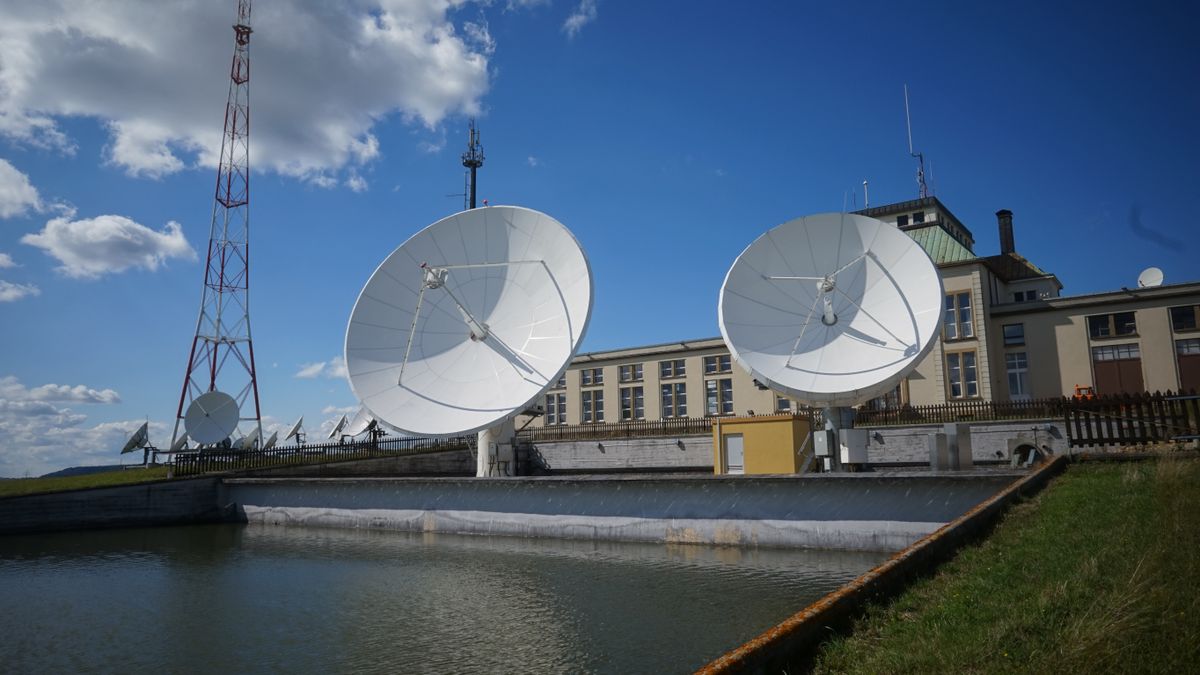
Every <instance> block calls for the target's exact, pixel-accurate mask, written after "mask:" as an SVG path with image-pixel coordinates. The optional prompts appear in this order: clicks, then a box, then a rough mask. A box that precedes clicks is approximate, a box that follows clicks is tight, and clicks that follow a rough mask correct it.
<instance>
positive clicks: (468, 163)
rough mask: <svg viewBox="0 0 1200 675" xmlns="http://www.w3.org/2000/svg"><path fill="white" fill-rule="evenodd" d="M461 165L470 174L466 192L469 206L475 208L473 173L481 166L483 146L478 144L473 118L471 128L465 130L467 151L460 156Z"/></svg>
mask: <svg viewBox="0 0 1200 675" xmlns="http://www.w3.org/2000/svg"><path fill="white" fill-rule="evenodd" d="M462 164H463V166H465V167H466V168H467V170H468V171H470V172H471V179H470V182H469V187H468V189H467V192H469V193H470V199H471V202H470V205H469V207H468V208H472V209H473V208H475V172H476V171H477V170H478V169H479V167H481V166H483V146H482V145H480V144H479V130H478V129H476V128H475V118H474V117H472V118H471V126H470V127H469V128H468V129H467V151H466V152H464V153H463V155H462Z"/></svg>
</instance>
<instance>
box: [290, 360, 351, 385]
mask: <svg viewBox="0 0 1200 675" xmlns="http://www.w3.org/2000/svg"><path fill="white" fill-rule="evenodd" d="M295 376H296V377H299V378H301V379H306V380H310V379H313V378H317V377H326V378H330V379H336V378H345V377H346V360H345V359H344V358H342V357H340V356H335V357H333V358H332V359H330V360H328V361H317V362H315V363H303V364H300V370H299V371H298V372H297V373H296V375H295Z"/></svg>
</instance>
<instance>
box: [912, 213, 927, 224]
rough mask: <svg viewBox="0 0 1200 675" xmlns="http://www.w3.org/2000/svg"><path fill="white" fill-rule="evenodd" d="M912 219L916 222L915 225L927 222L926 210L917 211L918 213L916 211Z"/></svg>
mask: <svg viewBox="0 0 1200 675" xmlns="http://www.w3.org/2000/svg"><path fill="white" fill-rule="evenodd" d="M912 221H913V224H914V225H915V224H916V223H923V222H925V212H924V211H917V212H916V213H914V214H913V216H912Z"/></svg>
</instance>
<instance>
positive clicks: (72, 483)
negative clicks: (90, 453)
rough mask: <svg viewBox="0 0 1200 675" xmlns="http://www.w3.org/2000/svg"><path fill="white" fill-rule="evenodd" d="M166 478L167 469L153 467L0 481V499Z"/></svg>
mask: <svg viewBox="0 0 1200 675" xmlns="http://www.w3.org/2000/svg"><path fill="white" fill-rule="evenodd" d="M166 477H167V467H165V466H155V467H150V468H147V469H124V470H122V471H106V472H104V473H90V474H84V475H82V476H59V477H55V478H18V479H14V480H0V497H11V496H14V495H28V494H34V493H37V492H58V491H60V490H76V489H79V488H90V487H105V486H109V485H128V484H130V483H144V482H146V481H150V480H159V479H161V478H166Z"/></svg>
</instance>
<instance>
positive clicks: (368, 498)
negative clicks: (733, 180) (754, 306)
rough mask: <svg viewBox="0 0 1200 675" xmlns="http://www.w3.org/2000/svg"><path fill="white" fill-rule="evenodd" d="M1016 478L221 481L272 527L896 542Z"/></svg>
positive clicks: (845, 545)
mask: <svg viewBox="0 0 1200 675" xmlns="http://www.w3.org/2000/svg"><path fill="white" fill-rule="evenodd" d="M1014 478H1015V475H1014V474H1011V473H997V472H976V473H962V474H955V475H949V476H947V475H937V476H935V475H931V474H914V475H905V476H898V475H897V476H891V475H889V476H877V475H870V474H859V475H821V476H737V477H710V476H705V477H695V478H677V477H674V478H653V477H643V476H638V477H605V478H594V477H588V478H569V477H544V478H523V479H502V478H501V479H467V480H464V479H454V478H441V479H439V478H407V479H405V478H401V479H370V478H363V479H281V478H276V479H268V478H238V479H227V480H226V489H227V490H228V491H229V497H230V499H232V500H233V501H235V502H237V504H238V506H239V508H240V509H241V510H242V512H243V513H244V514H245V517H246V519H247V520H249V521H250V522H260V523H268V524H276V525H305V526H322V527H354V528H359V527H362V528H380V529H394V530H405V531H426V532H446V533H456V534H488V535H512V536H527V537H557V538H569V539H598V540H623V541H648V542H658V543H699V544H730V545H747V546H783V547H811V548H837V549H859V550H900V549H902V548H904V547H905V546H908V545H909V544H911V543H912V542H913V541H916V540H917V539H919V538H921V537H923V536H925V535H926V534H928V533H930V532H932V531H934V530H936V529H937V528H939V527H941V526H942V524H943V523H945V522H947V521H949V520H952V519H954V518H956V517H958V516H959V515H961V514H962V513H964V512H966V511H967V510H968V509H970V508H971V507H973V506H974V505H976V504H978V503H979V502H981V501H983V500H985V499H987V498H988V497H989V496H991V495H992V494H994V493H995V492H996V491H997V490H999V489H1001V488H1002V487H1003V486H1004V485H1007V484H1008V483H1010V482H1011V481H1012V480H1014Z"/></svg>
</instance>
